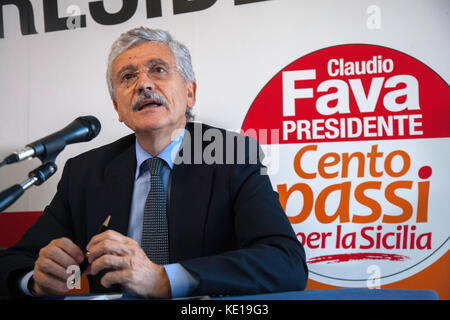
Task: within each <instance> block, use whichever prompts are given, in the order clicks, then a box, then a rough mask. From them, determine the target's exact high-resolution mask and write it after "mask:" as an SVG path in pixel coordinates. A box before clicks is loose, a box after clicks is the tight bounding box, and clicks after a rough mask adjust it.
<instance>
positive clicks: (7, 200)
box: [0, 162, 58, 213]
mask: <svg viewBox="0 0 450 320" xmlns="http://www.w3.org/2000/svg"><path fill="white" fill-rule="evenodd" d="M57 170H58V167H57V166H56V164H55V163H54V162H46V163H44V164H43V165H41V166H40V167H38V168H36V169H34V170H32V171H30V172H29V173H28V177H29V179H28V180H26V181H24V182H22V183H21V184H15V185H13V186H12V187H9V188H8V189H6V190H3V191H2V192H0V213H1V212H3V211H4V210H6V209H7V208H8V207H9V206H11V205H12V204H13V203H14V202H16V200H17V199H19V198H20V197H21V196H22V195H23V194H24V192H25V190H27V189H28V188H30V187H31V186H32V185H37V186H40V185H41V184H43V183H44V182H45V181H47V179H48V178H50V177H51V176H52V175H53V174H54V173H55V172H56V171H57Z"/></svg>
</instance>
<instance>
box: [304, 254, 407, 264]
mask: <svg viewBox="0 0 450 320" xmlns="http://www.w3.org/2000/svg"><path fill="white" fill-rule="evenodd" d="M406 259H409V257H407V256H402V255H400V254H390V253H374V252H364V253H347V254H332V255H328V256H318V257H314V258H311V259H309V260H308V263H310V264H312V263H320V262H326V263H327V264H330V263H341V262H348V261H353V260H389V261H405V260H406Z"/></svg>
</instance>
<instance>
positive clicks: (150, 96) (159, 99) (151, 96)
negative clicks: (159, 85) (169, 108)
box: [131, 92, 167, 111]
mask: <svg viewBox="0 0 450 320" xmlns="http://www.w3.org/2000/svg"><path fill="white" fill-rule="evenodd" d="M144 100H154V101H155V102H156V103H158V104H162V105H167V100H166V99H165V98H164V97H163V96H161V95H160V94H159V93H156V92H144V93H141V94H140V95H139V97H138V98H137V99H136V101H135V102H134V103H133V105H132V106H131V109H132V110H133V111H136V110H137V109H138V108H139V106H140V104H141V103H142V102H143V101H144Z"/></svg>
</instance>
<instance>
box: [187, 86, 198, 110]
mask: <svg viewBox="0 0 450 320" xmlns="http://www.w3.org/2000/svg"><path fill="white" fill-rule="evenodd" d="M196 94H197V82H195V81H192V82H190V83H189V84H188V85H187V107H188V108H192V107H193V106H194V105H195V100H196Z"/></svg>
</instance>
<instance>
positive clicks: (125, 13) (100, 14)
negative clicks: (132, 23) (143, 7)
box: [89, 0, 138, 26]
mask: <svg viewBox="0 0 450 320" xmlns="http://www.w3.org/2000/svg"><path fill="white" fill-rule="evenodd" d="M137 5H138V2H137V0H123V1H122V8H121V9H120V10H119V11H118V12H116V13H108V12H106V10H105V6H104V5H103V0H102V1H94V2H90V3H89V11H90V12H91V16H92V19H94V20H95V21H96V22H97V23H99V24H103V25H105V26H109V25H113V24H119V23H122V22H125V21H127V20H128V19H130V18H131V17H132V16H133V15H134V13H135V12H136V9H137Z"/></svg>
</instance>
